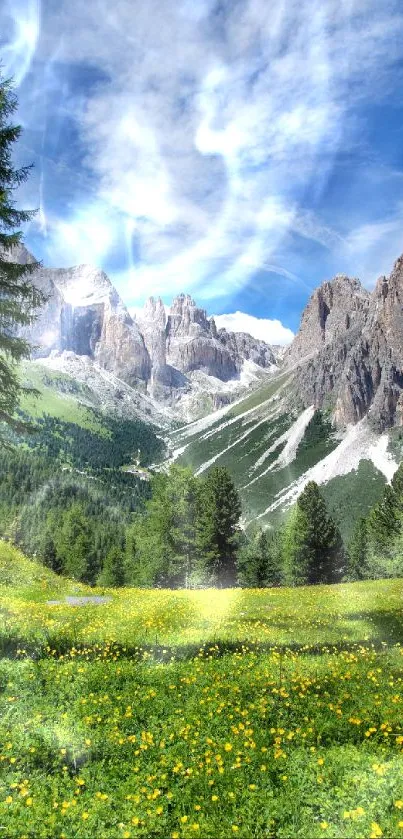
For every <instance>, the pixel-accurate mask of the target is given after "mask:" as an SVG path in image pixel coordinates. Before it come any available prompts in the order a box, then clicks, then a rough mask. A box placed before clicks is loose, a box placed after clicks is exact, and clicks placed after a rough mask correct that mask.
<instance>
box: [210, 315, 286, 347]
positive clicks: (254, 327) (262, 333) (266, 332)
mask: <svg viewBox="0 0 403 839" xmlns="http://www.w3.org/2000/svg"><path fill="white" fill-rule="evenodd" d="M214 320H215V323H216V326H217V328H218V329H227V330H228V331H229V332H246V333H247V334H248V335H253V337H254V338H258V339H259V340H260V341H266V343H267V344H278V345H280V346H285V345H286V344H290V343H291V341H292V339H293V338H294V333H293V332H292V330H291V329H288V327H287V326H284V325H283V324H282V323H281V321H280V320H276V319H274V320H270V318H256V317H254V316H253V315H247V314H245V312H232V313H231V314H228V315H214Z"/></svg>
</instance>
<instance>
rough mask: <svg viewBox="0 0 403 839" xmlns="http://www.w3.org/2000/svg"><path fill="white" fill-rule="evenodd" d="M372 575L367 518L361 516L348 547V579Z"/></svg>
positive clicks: (362, 578) (364, 577)
mask: <svg viewBox="0 0 403 839" xmlns="http://www.w3.org/2000/svg"><path fill="white" fill-rule="evenodd" d="M369 576H370V569H369V541H368V529H367V522H366V519H365V518H360V519H359V520H358V522H357V524H356V526H355V529H354V533H353V536H352V539H351V542H350V545H349V548H348V554H347V573H346V577H347V579H348V580H365V579H367V578H368V577H369Z"/></svg>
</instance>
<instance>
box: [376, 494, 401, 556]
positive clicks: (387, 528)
mask: <svg viewBox="0 0 403 839" xmlns="http://www.w3.org/2000/svg"><path fill="white" fill-rule="evenodd" d="M396 483H397V481H396ZM397 485H398V484H397ZM400 505H401V502H400V504H399V496H398V494H397V493H396V492H395V489H394V487H393V486H389V485H387V486H386V487H385V489H384V491H383V493H382V497H381V499H380V501H379V502H378V504H376V505H375V507H373V508H372V510H371V512H370V514H369V516H368V532H369V535H370V538H371V542H372V544H373V546H374V551H375V554H376V555H378V556H390V555H391V554H392V553H393V549H394V542H395V540H396V538H397V536H398V535H399V533H400V531H401V514H400V510H399V506H400Z"/></svg>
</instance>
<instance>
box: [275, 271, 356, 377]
mask: <svg viewBox="0 0 403 839" xmlns="http://www.w3.org/2000/svg"><path fill="white" fill-rule="evenodd" d="M369 304H370V294H369V292H368V291H366V289H365V288H363V286H362V285H361V283H360V281H359V280H357V279H355V278H351V277H347V276H346V275H345V274H337V275H336V276H335V277H334V278H333V279H332V280H330V281H329V280H327V281H326V282H324V283H322V285H321V286H319V288H317V289H315V291H314V292H313V294H312V295H311V297H310V299H309V301H308V304H307V306H306V308H305V309H304V312H303V314H302V318H301V325H300V329H299V331H298V333H297V335H296V337H295V339H294V341H293V342H292V344H291V346H290V347H289V349H288V350H287V352H286V353H285V356H284V358H285V363H286V365H289V366H291V365H294V364H297V363H299V362H301V361H302V360H303V359H307V358H309V357H310V356H312V355H314V354H315V353H317V352H319V351H320V350H321V349H322V348H323V346H324V345H325V344H328V343H330V342H332V341H334V340H335V339H336V338H337V336H340V335H342V334H344V333H346V332H349V331H350V330H351V332H356V331H357V330H359V329H361V328H362V327H363V325H364V323H365V319H366V315H367V312H368V308H369Z"/></svg>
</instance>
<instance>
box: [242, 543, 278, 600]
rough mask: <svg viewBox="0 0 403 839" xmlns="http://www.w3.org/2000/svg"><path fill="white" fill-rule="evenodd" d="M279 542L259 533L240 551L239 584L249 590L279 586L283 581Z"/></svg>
mask: <svg viewBox="0 0 403 839" xmlns="http://www.w3.org/2000/svg"><path fill="white" fill-rule="evenodd" d="M277 542H278V540H277V539H276V537H275V536H273V534H271V533H268V532H266V531H259V533H257V534H256V535H255V536H254V538H253V539H252V540H251V541H250V542H249V544H247V545H246V546H245V547H244V548H243V550H241V551H240V554H239V557H238V560H237V568H238V579H239V583H240V584H241V585H243V586H248V587H249V588H265V587H270V586H278V585H280V584H281V581H282V573H281V563H280V558H279V546H278V544H277Z"/></svg>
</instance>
